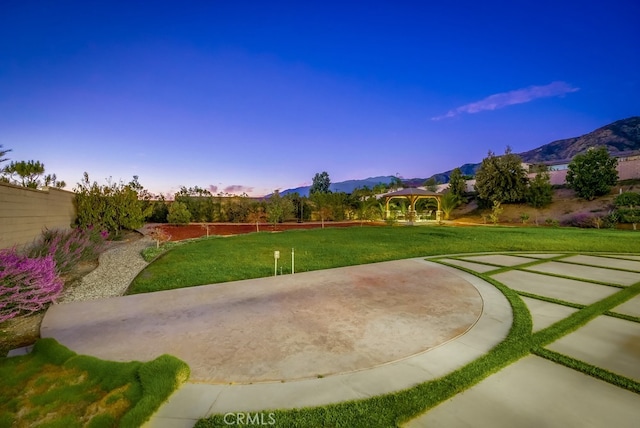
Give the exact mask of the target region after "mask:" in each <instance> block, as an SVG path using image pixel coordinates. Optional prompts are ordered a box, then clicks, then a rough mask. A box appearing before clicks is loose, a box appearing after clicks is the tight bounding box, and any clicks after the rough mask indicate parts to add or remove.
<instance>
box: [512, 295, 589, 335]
mask: <svg viewBox="0 0 640 428" xmlns="http://www.w3.org/2000/svg"><path fill="white" fill-rule="evenodd" d="M522 300H523V301H524V303H525V304H526V305H527V308H528V309H529V312H530V313H531V318H532V319H533V332H534V333H535V332H536V331H540V330H542V329H544V328H547V327H549V326H550V325H552V324H555V323H556V322H558V321H560V320H562V319H564V318H566V317H568V316H569V315H571V314H572V313H574V312H576V311H577V309H575V308H571V307H569V306H563V305H557V304H555V303H549V302H545V301H544V300H538V299H531V298H529V297H522Z"/></svg>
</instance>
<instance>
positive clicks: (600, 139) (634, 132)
mask: <svg viewBox="0 0 640 428" xmlns="http://www.w3.org/2000/svg"><path fill="white" fill-rule="evenodd" d="M595 146H606V147H607V149H608V150H609V153H611V154H612V155H616V154H618V153H623V152H629V151H640V116H633V117H630V118H628V119H622V120H618V121H616V122H613V123H611V124H609V125H606V126H603V127H602V128H598V129H596V130H595V131H593V132H590V133H588V134H585V135H583V136H581V137H574V138H567V139H565V140H557V141H553V142H551V143H548V144H545V145H544V146H540V147H538V148H537V149H533V150H529V151H528V152H524V153H518V155H519V156H520V157H521V158H522V160H523V161H524V162H527V163H534V164H535V163H544V162H557V161H563V160H566V161H569V160H571V158H573V157H574V156H575V155H577V154H578V153H582V152H584V151H586V150H587V149H588V148H589V147H595ZM478 167H480V163H466V164H464V165H462V166H460V169H461V170H462V174H463V175H475V173H476V170H477V169H478ZM451 171H453V170H449V171H445V172H440V173H438V174H434V175H432V176H431V177H433V178H435V179H436V180H437V182H438V183H448V182H449V176H450V175H451ZM431 177H429V178H431ZM392 178H393V177H392V176H381V177H371V178H366V179H364V180H349V181H343V182H339V183H331V187H330V190H331V191H332V192H345V193H351V192H353V190H354V189H356V188H358V187H363V186H368V187H370V188H373V186H375V185H376V184H379V183H384V184H388V183H390V182H391V179H392ZM426 180H427V178H411V179H406V180H404V182H405V183H407V184H408V185H409V186H421V185H422V184H423V183H424V182H425V181H426ZM293 192H298V193H299V194H300V195H301V196H308V195H309V186H305V187H298V188H296V189H287V190H284V191H282V192H280V194H282V195H286V194H287V193H293Z"/></svg>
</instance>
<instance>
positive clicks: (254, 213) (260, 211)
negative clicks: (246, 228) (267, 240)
mask: <svg viewBox="0 0 640 428" xmlns="http://www.w3.org/2000/svg"><path fill="white" fill-rule="evenodd" d="M266 219H267V214H266V213H265V212H264V207H263V206H262V205H260V204H259V203H256V204H254V205H253V206H252V207H251V208H250V209H249V215H247V221H249V222H251V223H255V224H256V232H260V223H261V222H263V221H265V220H266Z"/></svg>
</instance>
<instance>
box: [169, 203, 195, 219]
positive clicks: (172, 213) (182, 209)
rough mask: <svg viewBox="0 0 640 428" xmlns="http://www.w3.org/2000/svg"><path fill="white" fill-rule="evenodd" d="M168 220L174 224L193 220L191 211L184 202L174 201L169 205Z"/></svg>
mask: <svg viewBox="0 0 640 428" xmlns="http://www.w3.org/2000/svg"><path fill="white" fill-rule="evenodd" d="M167 221H168V222H169V223H172V224H187V223H189V221H191V213H190V212H189V210H188V209H187V206H186V205H185V204H183V203H182V202H177V201H176V202H174V203H172V204H171V206H170V207H169V214H168V215H167Z"/></svg>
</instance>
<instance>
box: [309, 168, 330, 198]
mask: <svg viewBox="0 0 640 428" xmlns="http://www.w3.org/2000/svg"><path fill="white" fill-rule="evenodd" d="M329 186H331V179H330V178H329V173H327V171H322V172H320V173H317V174H316V175H314V176H313V183H312V184H311V188H310V189H309V195H313V194H314V193H329Z"/></svg>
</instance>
